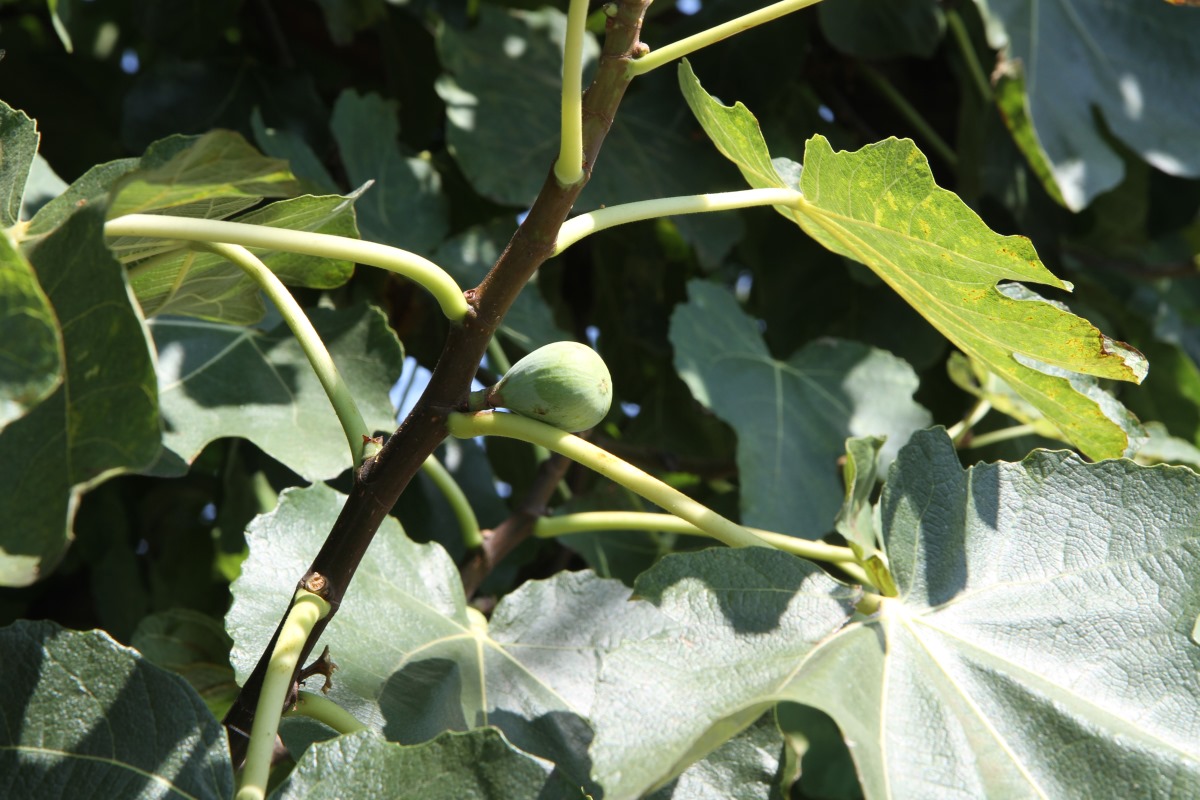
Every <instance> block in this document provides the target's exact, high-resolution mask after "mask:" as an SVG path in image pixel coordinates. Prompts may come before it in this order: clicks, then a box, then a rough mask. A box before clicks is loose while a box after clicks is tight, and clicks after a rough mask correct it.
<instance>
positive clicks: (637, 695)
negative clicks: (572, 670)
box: [590, 548, 856, 800]
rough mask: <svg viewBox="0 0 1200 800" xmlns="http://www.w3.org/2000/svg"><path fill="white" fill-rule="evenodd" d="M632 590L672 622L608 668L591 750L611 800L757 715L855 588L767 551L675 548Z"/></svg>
mask: <svg viewBox="0 0 1200 800" xmlns="http://www.w3.org/2000/svg"><path fill="white" fill-rule="evenodd" d="M634 590H635V592H636V594H637V596H638V597H641V598H644V599H646V600H647V601H649V602H651V603H653V604H654V605H655V606H657V607H658V609H659V610H660V611H661V612H662V613H663V614H664V615H665V616H666V617H667V619H669V620H670V625H669V626H668V627H667V628H666V629H665V630H663V631H662V632H660V633H658V634H656V635H654V636H650V637H633V636H631V637H630V640H629V641H627V642H625V643H624V644H622V645H620V646H619V647H618V648H617V649H616V650H615V651H614V652H613V653H611V654H610V655H609V656H608V658H606V659H605V661H604V665H603V667H602V668H601V672H600V678H599V681H598V683H597V686H596V707H595V708H596V710H595V712H594V714H593V719H594V722H595V726H596V738H595V741H594V742H593V744H592V748H591V751H590V752H591V756H592V760H593V762H594V767H593V769H594V770H595V775H596V779H597V780H598V781H599V782H600V784H601V785H602V786H603V787H604V796H605V798H607V799H608V800H624V799H625V798H635V797H640V796H641V795H642V793H643V792H645V791H646V790H648V789H652V788H654V787H655V786H658V785H660V784H663V783H664V782H666V781H668V780H670V779H671V778H673V777H674V776H675V775H677V774H679V773H680V772H681V771H682V770H683V769H684V768H686V767H687V766H688V765H689V764H691V763H692V762H694V761H696V760H698V759H699V758H701V757H703V756H704V755H706V754H707V753H709V752H710V751H712V750H714V749H715V748H716V747H718V746H719V745H720V744H721V743H722V742H724V741H725V740H726V739H728V738H729V737H730V736H732V735H733V734H735V733H737V732H738V731H740V730H742V729H743V728H745V727H746V726H748V725H750V724H751V723H753V722H754V721H755V720H756V719H758V718H759V717H760V716H761V715H762V714H763V712H764V711H766V710H768V709H769V708H771V707H772V706H773V705H774V704H775V701H776V700H778V699H782V698H783V696H784V695H783V694H782V693H781V691H780V690H781V688H782V687H785V686H786V685H787V683H788V675H789V674H790V673H791V672H792V671H793V670H795V669H797V668H798V667H799V666H800V665H802V664H803V663H804V661H805V659H806V658H807V657H808V655H809V653H810V652H811V651H812V650H813V649H814V648H815V647H817V646H818V645H819V643H820V642H821V641H822V640H824V639H825V638H826V637H828V636H829V635H830V634H831V633H833V632H834V631H836V630H837V629H838V628H839V627H840V626H841V625H842V624H843V623H844V622H845V621H846V620H847V619H848V618H849V616H850V612H851V609H852V606H853V603H854V601H855V596H856V592H855V590H852V589H850V588H849V587H845V586H841V585H840V584H838V583H836V582H835V581H833V580H832V579H831V578H829V577H828V576H827V575H826V574H825V573H824V572H822V571H821V570H820V569H819V568H818V567H816V566H815V565H813V564H811V563H809V562H806V561H803V560H801V559H798V558H796V557H794V556H790V555H787V554H785V553H781V552H778V551H776V550H768V549H766V548H745V549H741V550H728V549H713V550H705V551H703V552H700V553H688V554H681V555H672V556H667V557H666V558H664V559H663V560H662V561H660V562H659V563H658V564H657V565H655V566H654V567H653V568H651V569H650V570H649V571H648V572H646V573H645V574H644V575H642V576H641V577H640V578H639V579H638V581H637V584H636V586H635V587H634Z"/></svg>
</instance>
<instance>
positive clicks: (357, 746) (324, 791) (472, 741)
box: [272, 728, 583, 800]
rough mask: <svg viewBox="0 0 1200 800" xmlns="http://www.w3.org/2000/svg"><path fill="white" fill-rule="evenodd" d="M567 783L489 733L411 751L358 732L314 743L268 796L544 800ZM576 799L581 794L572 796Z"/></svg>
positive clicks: (292, 799) (444, 738)
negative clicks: (284, 779) (275, 790)
mask: <svg viewBox="0 0 1200 800" xmlns="http://www.w3.org/2000/svg"><path fill="white" fill-rule="evenodd" d="M571 788H572V787H570V785H569V784H564V783H562V782H560V780H559V779H558V778H557V777H552V776H550V775H549V774H548V770H547V769H546V767H545V765H544V764H543V763H539V762H538V761H537V760H536V759H534V758H531V757H530V756H529V755H527V754H525V753H522V752H521V751H520V750H517V749H516V748H515V747H513V746H512V745H511V744H509V743H508V742H507V741H505V739H504V736H503V735H502V734H501V733H500V732H499V731H497V730H496V729H494V728H481V729H478V730H474V731H470V732H468V733H444V734H442V735H441V736H438V737H437V738H436V739H434V740H432V741H430V742H426V743H424V744H418V745H400V744H395V743H393V742H387V741H384V740H382V739H380V738H379V737H378V735H376V734H374V733H371V732H368V731H363V732H360V733H356V734H351V735H349V736H341V737H339V738H337V739H334V740H333V741H330V742H325V743H321V744H317V745H315V746H313V747H312V748H310V749H309V750H308V752H307V753H305V755H304V758H302V759H301V760H300V763H299V764H297V765H296V770H295V771H294V772H293V773H292V774H291V775H289V776H288V778H287V780H286V781H285V782H284V784H283V785H282V786H281V787H280V788H279V793H278V794H274V795H272V797H274V798H277V800H323V799H324V798H328V800H342V799H343V798H348V797H353V798H354V800H544V798H548V797H569V796H570V795H568V794H566V793H567V792H569V791H571ZM578 797H579V800H583V794H582V793H580V794H579V795H578Z"/></svg>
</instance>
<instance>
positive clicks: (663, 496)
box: [446, 411, 772, 547]
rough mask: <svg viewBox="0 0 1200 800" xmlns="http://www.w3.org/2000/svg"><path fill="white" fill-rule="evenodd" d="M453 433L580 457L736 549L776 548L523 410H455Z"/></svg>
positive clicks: (450, 419) (450, 426)
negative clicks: (501, 438) (516, 441)
mask: <svg viewBox="0 0 1200 800" xmlns="http://www.w3.org/2000/svg"><path fill="white" fill-rule="evenodd" d="M446 427H447V428H448V429H449V431H450V433H451V434H452V435H454V436H457V437H458V438H460V439H473V438H474V437H476V436H504V437H507V438H510V439H520V440H521V441H523V442H530V443H532V444H537V445H541V446H542V447H545V448H546V449H547V450H553V451H554V452H556V453H560V454H562V455H564V456H566V457H567V458H569V459H571V460H572V461H578V462H579V463H580V464H583V465H584V466H585V467H588V468H589V469H594V470H595V471H596V472H599V473H600V474H601V475H603V476H605V477H606V478H610V479H611V480H614V481H616V482H617V483H619V484H621V485H622V486H624V487H625V488H626V489H629V490H630V491H632V492H635V493H636V494H639V495H641V496H642V497H644V498H646V499H647V500H649V501H650V502H652V503H655V504H656V505H658V506H660V507H662V508H663V509H665V510H666V511H669V512H670V513H672V514H674V515H675V516H677V517H680V518H682V519H685V520H687V521H688V522H690V523H691V524H693V525H695V526H696V527H697V528H699V529H700V530H702V531H704V533H705V534H707V535H708V536H711V537H712V538H714V539H716V540H717V541H719V542H722V543H724V544H727V545H729V546H730V547H771V546H772V545H771V543H769V542H767V541H766V540H765V539H763V538H761V537H759V536H757V535H755V534H754V533H752V532H750V531H748V530H747V529H745V528H743V527H742V526H741V525H738V524H736V523H734V522H731V521H729V520H727V519H725V517H722V516H721V515H720V514H718V513H717V512H715V511H713V510H712V509H710V508H708V507H707V506H704V505H703V504H701V503H698V502H696V501H695V500H693V499H692V498H690V497H688V496H687V495H685V494H684V493H683V492H680V491H678V490H677V489H674V488H672V487H670V486H668V485H667V484H665V483H663V482H662V481H660V480H658V479H657V478H655V477H654V476H652V475H649V474H647V473H645V472H643V471H642V470H640V469H638V468H637V467H635V466H633V465H632V464H629V463H628V462H626V461H623V460H621V459H619V458H617V457H616V456H614V455H613V454H612V453H609V452H608V451H606V450H601V449H600V448H599V447H596V445H594V444H591V443H590V442H587V441H584V440H583V439H580V438H579V437H578V436H575V435H573V434H570V433H566V432H565V431H561V430H559V429H558V428H555V427H554V426H553V425H547V424H546V423H544V422H538V421H536V420H532V419H527V418H525V417H522V416H519V415H517V414H507V413H496V412H491V411H482V412H478V413H474V414H462V413H454V414H450V416H449V417H448V418H447V419H446Z"/></svg>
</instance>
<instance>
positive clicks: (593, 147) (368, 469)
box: [224, 0, 650, 764]
mask: <svg viewBox="0 0 1200 800" xmlns="http://www.w3.org/2000/svg"><path fill="white" fill-rule="evenodd" d="M649 5H650V0H621V2H620V3H619V5H618V10H617V13H616V14H615V15H614V16H612V17H610V18H609V19H608V28H607V33H606V36H605V40H604V48H603V50H602V52H601V55H600V66H599V69H598V70H597V73H596V78H595V80H594V81H593V82H592V85H591V87H590V88H589V89H588V91H587V93H586V94H585V95H584V99H583V150H584V164H585V179H584V180H583V181H580V182H579V183H576V184H572V185H570V186H565V187H564V186H560V185H559V183H558V181H557V180H556V179H555V176H554V172H553V169H552V168H551V169H548V170H547V172H548V174H547V177H546V182H545V183H544V184H543V186H542V191H541V193H540V194H539V195H538V197H537V200H535V201H534V204H533V207H532V208H531V209H530V211H529V215H528V217H527V218H526V219H525V222H524V223H523V224H522V225H521V227H520V228H518V229H517V232H516V233H515V234H514V235H513V238H512V240H511V241H510V242H509V244H508V247H507V248H506V249H505V250H504V252H503V253H502V254H501V255H500V258H499V259H498V260H497V261H496V263H495V265H494V266H493V267H492V269H491V271H490V272H488V274H487V276H486V277H484V279H483V282H482V283H480V284H479V286H477V287H476V288H474V289H471V290H468V291H467V292H465V293H464V296H465V298H466V300H467V303H468V304H469V306H470V308H471V312H470V313H469V314H468V315H467V317H466V319H464V320H463V321H462V322H461V323H460V324H457V325H452V326H451V328H450V332H449V335H448V336H447V337H446V343H445V346H444V347H443V350H442V354H441V357H440V358H439V360H438V363H437V366H436V367H435V368H434V370H433V376H432V377H431V378H430V381H429V385H428V386H427V387H426V389H425V392H424V393H423V394H422V395H421V398H420V400H419V401H418V402H417V405H416V407H415V408H414V409H413V411H412V413H410V414H409V415H408V418H407V419H405V420H404V422H403V423H402V424H401V425H400V427H399V428H398V429H397V430H396V432H395V433H394V434H393V435H392V437H391V438H390V439H389V440H388V441H387V443H386V444H385V445H384V446H383V449H382V450H381V451H380V452H379V454H378V455H376V456H374V457H373V458H369V459H367V460H365V461H364V462H363V464H362V466H361V467H360V468H359V469H358V471H357V472H356V474H355V481H354V486H353V488H352V489H351V491H350V495H349V497H348V498H347V500H346V505H345V506H344V507H343V508H342V512H341V514H340V515H339V516H338V519H337V521H336V522H335V523H334V525H333V529H332V530H331V531H330V532H329V536H328V537H327V538H326V540H325V544H324V545H323V546H322V547H321V550H320V552H319V553H317V556H316V558H315V559H314V560H313V562H312V566H311V567H310V568H309V571H308V572H307V573H306V574H305V575H303V576H300V581H299V582H300V583H301V584H303V582H304V580H305V579H306V578H307V577H308V576H311V575H313V574H317V573H319V574H320V575H322V576H324V577H325V579H326V580H327V582H328V584H327V586H328V588H327V592H326V593H325V596H326V597H327V599H328V601H329V603H330V606H331V607H332V610H331V611H330V613H329V614H328V615H327V616H325V617H324V618H323V619H322V620H321V621H320V622H319V623H318V624H317V626H316V628H315V629H314V630H313V632H312V635H311V636H310V637H309V639H308V642H307V643H306V644H305V647H304V649H303V651H302V652H301V655H300V660H299V663H300V664H303V663H304V660H305V659H306V658H307V657H308V655H309V653H310V652H311V651H312V648H313V646H314V645H315V644H316V642H317V640H318V639H319V638H320V635H321V632H322V631H323V630H324V629H325V626H326V625H327V624H329V621H330V620H331V619H333V618H334V616H335V615H336V614H337V610H338V606H339V605H340V603H341V599H342V597H343V596H344V595H345V593H346V589H347V587H348V586H349V584H350V580H351V579H352V578H353V577H354V572H355V570H356V569H357V568H358V564H359V562H360V561H361V560H362V557H363V554H364V553H365V552H366V550H367V547H368V545H370V543H371V539H372V538H373V537H374V535H375V531H376V530H377V529H378V528H379V525H380V523H382V521H383V519H384V517H386V516H387V514H388V512H389V511H391V509H392V506H393V505H395V503H396V501H397V500H398V499H399V497H400V495H401V493H402V492H403V491H404V489H405V488H406V487H407V486H408V484H409V481H411V480H412V477H413V475H415V474H416V473H417V471H418V470H419V469H420V468H421V464H422V463H423V462H424V461H425V459H426V458H427V457H428V456H429V455H430V454H431V453H432V452H433V451H434V448H436V447H437V445H438V444H439V443H440V442H441V441H442V439H444V438H445V436H446V416H447V415H448V414H449V413H450V412H451V411H453V410H455V409H457V408H459V407H461V406H462V404H463V403H464V402H465V400H466V397H467V394H468V392H469V389H470V385H471V378H472V377H473V376H474V375H475V370H476V368H477V367H478V366H479V362H480V360H481V359H482V358H483V355H484V352H485V351H486V350H487V346H488V342H489V341H490V340H491V338H492V335H493V334H494V333H495V331H496V329H497V328H498V327H499V325H500V321H501V320H502V319H503V318H504V315H505V313H507V311H508V309H509V307H510V306H511V305H512V303H513V301H514V300H515V299H516V297H517V295H518V294H519V293H520V292H521V290H522V289H523V288H524V287H525V284H526V282H527V281H528V280H529V278H530V277H531V276H532V275H533V273H534V272H535V271H536V270H537V269H538V267H539V266H541V265H542V263H543V262H544V261H545V260H546V259H547V258H549V257H550V256H551V255H552V254H553V253H554V248H555V240H556V238H557V235H558V230H559V228H560V227H561V226H562V223H563V221H565V220H566V218H567V215H568V214H569V213H570V211H571V207H572V206H573V205H574V203H575V199H576V198H577V197H578V196H579V193H580V191H582V189H583V187H584V185H586V183H587V178H588V177H590V175H591V170H592V167H593V165H595V163H596V158H597V156H598V154H599V152H600V146H601V144H602V143H603V141H604V137H605V136H606V135H607V134H608V130H609V127H610V126H611V124H612V120H613V117H614V116H615V114H616V111H617V107H618V106H619V105H620V102H621V98H622V97H623V96H624V94H625V89H626V87H627V86H628V85H629V81H630V76H629V71H628V65H629V63H630V62H631V60H632V54H633V52H634V48H635V46H636V45H637V43H638V35H639V33H640V30H641V24H642V16H643V15H644V14H645V11H646V8H647V7H648V6H649ZM289 608H290V606H289ZM286 616H287V610H286V609H285V610H284V613H283V615H282V616H281V620H280V625H282V621H283V619H285V618H286ZM278 636H279V630H278V629H276V632H275V636H274V637H272V639H271V642H270V644H268V646H267V648H266V650H265V651H264V653H263V655H262V656H261V657H260V658H259V662H258V665H257V666H256V667H255V669H254V672H252V673H251V675H250V677H249V678H248V679H247V680H246V684H245V685H244V686H243V687H242V690H241V692H240V693H239V694H238V697H237V699H236V700H235V701H234V703H233V706H232V707H231V708H230V710H229V713H228V714H226V715H225V720H224V724H225V727H226V729H227V730H228V732H229V746H230V751H231V753H232V754H233V761H234V763H235V764H240V763H241V762H242V760H243V758H244V756H245V750H246V743H247V736H248V732H249V731H250V729H251V726H252V724H253V721H254V710H255V706H256V705H257V703H258V697H259V694H260V692H261V689H262V682H263V677H264V675H265V674H266V670H267V665H268V663H269V661H270V654H271V652H272V650H273V649H274V647H275V641H276V638H277V637H278Z"/></svg>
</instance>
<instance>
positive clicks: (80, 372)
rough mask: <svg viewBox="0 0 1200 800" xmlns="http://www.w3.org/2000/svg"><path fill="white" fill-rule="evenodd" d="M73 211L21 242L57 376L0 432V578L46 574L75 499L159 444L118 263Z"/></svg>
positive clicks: (149, 366)
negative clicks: (54, 335)
mask: <svg viewBox="0 0 1200 800" xmlns="http://www.w3.org/2000/svg"><path fill="white" fill-rule="evenodd" d="M102 226H103V219H102V217H101V214H100V213H99V209H82V210H81V211H79V212H78V213H77V214H75V215H74V216H73V217H71V218H70V220H68V222H67V223H66V224H64V225H63V226H62V227H60V228H58V229H57V230H56V231H55V233H54V234H53V235H51V236H49V237H46V238H45V239H42V240H41V241H39V242H37V243H36V245H35V246H33V247H32V248H30V249H29V251H28V256H29V260H30V262H31V263H32V265H33V268H34V271H35V272H36V275H37V279H38V282H39V283H40V284H41V286H42V287H44V289H45V291H46V297H47V299H48V300H49V303H50V305H51V306H52V307H53V311H54V315H55V318H56V319H57V320H58V322H59V324H60V325H61V330H62V337H63V352H64V362H63V366H64V371H63V379H62V383H61V384H60V385H59V386H58V387H57V388H56V389H55V390H54V392H53V393H52V394H50V395H49V396H48V397H46V399H44V400H42V401H41V403H39V404H38V405H37V406H36V407H35V408H33V410H31V411H30V412H29V413H27V414H26V415H25V416H23V417H21V418H20V419H18V420H16V421H15V422H11V423H10V424H9V425H8V426H7V427H5V428H4V430H3V431H2V432H0V484H3V486H4V487H5V490H4V491H3V492H0V519H3V520H5V523H4V524H3V525H0V585H3V586H23V585H26V584H29V583H32V582H33V581H35V580H37V579H38V578H39V577H41V576H44V575H45V574H47V573H48V572H49V571H50V570H51V569H52V568H53V566H54V565H55V564H56V563H57V562H58V560H59V558H60V557H61V556H62V553H63V551H64V550H65V549H66V547H67V544H68V542H69V541H70V538H71V522H72V518H73V517H74V515H75V509H76V506H77V504H78V502H79V496H80V495H81V494H82V493H83V491H85V490H86V489H87V488H88V487H90V486H92V485H94V484H96V483H98V482H100V481H102V480H104V479H106V478H109V477H111V476H113V475H116V474H119V473H122V472H128V471H132V470H138V469H142V468H144V467H147V466H149V465H150V463H151V462H152V461H154V459H155V457H156V456H157V455H158V452H159V450H160V449H161V436H162V434H161V431H160V430H159V425H160V422H159V416H158V397H157V390H156V386H155V380H154V363H153V358H152V356H151V353H150V348H149V341H148V337H147V334H146V328H145V323H144V322H143V320H142V318H141V316H140V314H139V313H138V310H137V306H136V304H135V303H134V302H133V298H132V295H131V293H130V291H129V287H128V284H127V283H126V279H125V270H124V269H123V268H122V267H121V265H120V264H118V263H117V262H116V260H115V259H114V258H113V257H112V255H111V254H110V253H109V252H108V250H107V248H106V247H105V246H104V237H103V232H102Z"/></svg>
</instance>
